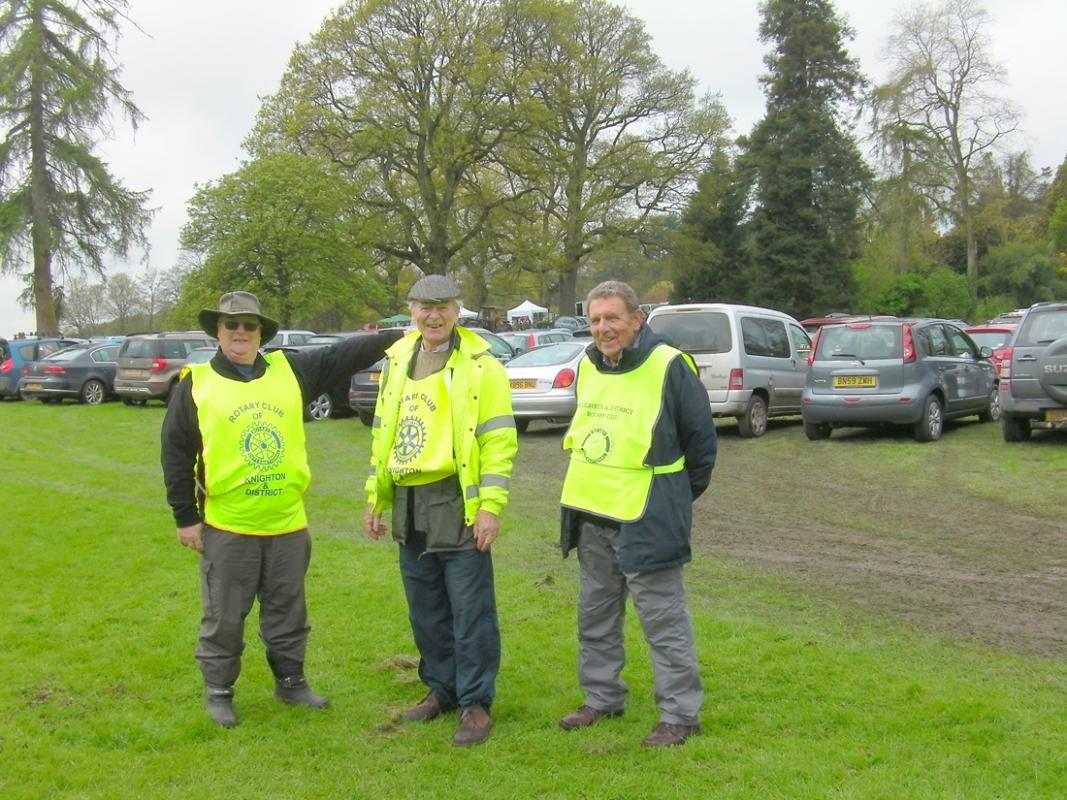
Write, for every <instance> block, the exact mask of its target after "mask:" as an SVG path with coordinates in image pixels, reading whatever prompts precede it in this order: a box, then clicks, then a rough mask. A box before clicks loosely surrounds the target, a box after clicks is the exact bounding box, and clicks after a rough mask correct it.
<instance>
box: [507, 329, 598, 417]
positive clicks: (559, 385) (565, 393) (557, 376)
mask: <svg viewBox="0 0 1067 800" xmlns="http://www.w3.org/2000/svg"><path fill="white" fill-rule="evenodd" d="M587 347H588V343H586V342H581V341H575V340H574V339H572V340H571V341H569V342H559V343H556V344H546V345H542V346H541V347H535V348H534V349H532V350H527V351H526V352H525V353H520V354H519V355H517V356H515V358H513V359H511V361H509V362H508V363H507V364H505V365H504V369H506V370H507V372H508V380H509V381H510V382H511V407H512V410H513V412H514V414H515V427H516V428H518V430H519V432H520V433H522V432H524V431H526V429H527V428H528V427H529V426H530V422H531V421H533V420H535V419H543V420H546V421H548V422H567V421H569V420H570V418H571V417H573V416H574V409H575V406H576V402H577V401H576V399H575V394H574V378H575V375H576V374H577V371H578V362H579V361H581V360H582V356H583V355H585V350H586V348H587Z"/></svg>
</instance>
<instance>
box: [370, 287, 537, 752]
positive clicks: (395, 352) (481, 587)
mask: <svg viewBox="0 0 1067 800" xmlns="http://www.w3.org/2000/svg"><path fill="white" fill-rule="evenodd" d="M408 300H409V301H410V304H411V316H412V318H413V319H414V321H415V325H416V327H417V328H418V330H416V331H412V332H411V333H410V334H408V335H407V336H405V337H404V338H403V339H401V340H400V341H399V342H397V343H396V344H394V345H393V346H392V347H390V348H389V350H388V351H386V355H387V356H388V360H387V361H386V365H385V368H384V369H383V370H382V377H381V383H380V384H379V387H378V404H377V407H376V408H375V417H374V426H373V445H372V450H371V464H372V470H371V475H370V477H369V478H368V479H367V487H366V488H367V503H368V505H367V510H366V512H365V514H364V517H363V523H364V527H365V529H366V531H367V533H368V534H369V535H370V536H372V537H373V538H375V539H377V538H379V537H381V536H382V534H384V533H385V530H386V526H385V524H384V522H383V521H382V514H383V512H384V511H386V510H387V509H390V508H392V528H393V538H394V539H395V540H396V542H397V544H398V545H399V546H400V573H401V577H402V579H403V582H404V591H405V593H406V594H407V600H408V617H409V619H410V622H411V630H412V632H413V634H414V638H415V645H416V647H418V650H419V656H420V658H419V677H420V678H421V679H422V682H423V683H424V684H425V685H426V686H427V688H428V690H429V691H428V692H427V694H426V696H425V697H424V698H423V699H422V700H421V701H419V702H418V703H417V704H416V705H415V706H414V707H413V708H411V709H409V710H408V711H407V712H406V713H405V714H404V718H405V719H406V720H408V721H411V722H428V721H429V720H432V719H434V718H436V717H437V716H439V715H440V714H442V713H445V712H448V711H453V710H456V709H457V708H458V709H459V712H460V714H459V718H460V719H459V726H458V728H457V729H456V732H455V735H454V736H453V738H452V743H453V744H454V745H457V746H467V745H474V744H478V743H480V742H483V741H485V739H486V738H487V737H488V736H489V730H490V728H491V727H492V719H491V717H490V716H489V711H490V707H491V706H492V703H493V697H494V694H495V685H496V675H497V672H498V671H499V669H500V630H499V627H498V624H497V614H496V592H495V588H494V586H493V560H492V557H491V555H490V547H491V546H492V544H493V542H494V541H495V540H496V537H497V534H498V533H499V531H500V512H501V511H502V510H503V508H504V506H505V504H506V503H507V500H508V482H509V479H510V477H511V465H512V462H513V461H514V459H515V454H516V451H517V450H518V440H517V438H516V433H515V420H514V418H513V417H512V413H511V387H510V384H509V383H508V378H507V373H506V372H505V371H504V368H503V367H502V366H501V365H500V363H499V362H497V360H496V359H495V358H493V356H492V354H491V353H490V352H489V346H488V344H487V343H486V342H485V340H484V339H482V338H481V337H480V336H478V335H477V334H474V333H471V332H470V331H467V330H466V329H464V328H461V327H457V325H456V321H457V320H458V319H459V309H460V304H459V287H457V286H456V284H455V283H453V282H452V281H451V280H449V279H448V278H447V277H445V276H443V275H427V276H426V277H425V278H422V279H421V280H419V281H418V282H417V283H416V284H415V285H414V286H412V287H411V292H410V293H409V294H408Z"/></svg>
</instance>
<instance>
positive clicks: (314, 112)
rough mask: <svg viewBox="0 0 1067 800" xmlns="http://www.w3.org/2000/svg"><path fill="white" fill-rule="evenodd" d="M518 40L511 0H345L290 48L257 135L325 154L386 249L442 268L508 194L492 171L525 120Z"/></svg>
mask: <svg viewBox="0 0 1067 800" xmlns="http://www.w3.org/2000/svg"><path fill="white" fill-rule="evenodd" d="M519 38H520V28H519V26H518V25H517V17H516V15H515V13H514V9H513V7H512V4H502V3H499V2H495V1H494V0H349V2H347V3H345V4H344V5H342V6H341V8H339V9H338V10H337V12H335V13H334V14H333V15H332V16H331V17H330V18H328V19H327V20H326V22H325V23H324V24H323V26H322V28H321V29H320V31H319V32H318V33H317V34H316V35H315V36H314V37H313V38H312V40H311V42H310V43H309V44H307V45H305V46H302V47H300V48H298V49H297V51H296V52H295V53H294V55H293V57H292V60H291V62H290V66H289V70H288V72H287V73H286V75H285V77H284V79H283V82H282V87H281V89H280V90H279V92H278V93H277V94H276V95H275V96H274V97H273V98H271V99H270V100H268V102H267V103H266V104H265V106H264V109H263V111H262V112H261V114H260V120H259V124H258V127H257V131H256V133H255V135H254V136H253V137H252V139H251V141H250V144H251V146H252V147H253V149H254V150H255V151H256V152H264V151H266V150H270V149H276V148H295V149H298V150H299V151H301V152H303V153H306V154H314V155H316V156H319V157H323V158H325V159H327V160H329V161H330V162H331V163H332V164H333V165H334V167H335V168H336V169H338V170H340V171H342V172H344V173H345V174H347V175H348V176H349V177H350V179H351V180H350V185H351V187H352V189H353V191H354V192H356V196H355V197H356V200H357V202H358V203H359V205H360V206H361V208H362V209H363V212H364V214H365V215H367V217H368V218H370V219H371V220H372V222H374V223H375V231H376V236H375V238H374V239H373V240H372V244H373V246H374V247H375V249H376V250H377V251H378V252H379V253H380V254H382V255H384V256H389V257H391V258H394V259H399V260H402V261H404V262H406V263H409V264H412V265H414V266H415V267H417V268H418V269H419V270H420V271H422V272H424V273H444V272H445V271H447V270H448V269H449V268H450V266H451V265H452V260H453V258H454V257H455V256H456V254H457V253H459V252H460V251H461V250H463V249H464V248H465V247H466V246H467V245H468V244H469V243H470V242H471V241H472V240H473V239H474V238H475V237H478V236H479V235H481V234H482V232H483V229H484V227H485V225H486V223H487V221H488V220H489V218H490V216H491V215H492V213H493V211H494V209H496V208H498V207H499V206H500V205H501V204H503V203H506V202H508V200H509V199H510V197H511V195H510V194H508V193H505V194H503V195H501V194H499V191H500V190H501V189H507V188H508V187H509V186H510V184H508V182H506V181H502V180H499V179H494V180H488V181H487V180H486V177H487V176H490V175H494V174H495V175H496V176H497V178H499V176H500V175H501V173H502V171H503V168H502V167H501V166H500V164H499V155H500V152H501V146H502V144H504V143H505V142H507V141H508V140H509V139H510V138H512V137H514V136H515V135H516V134H517V132H518V129H519V128H521V127H524V126H527V125H528V124H529V123H528V115H527V114H524V113H522V112H521V110H520V108H519V107H520V106H521V105H522V104H523V103H524V102H526V101H525V100H524V98H529V92H528V91H526V90H524V88H523V86H522V82H523V80H524V77H523V67H522V65H521V64H519V63H518V62H517V60H516V59H515V58H514V55H513V54H514V53H516V52H518V51H519V49H520V48H519V47H518V40H519ZM520 191H522V190H520Z"/></svg>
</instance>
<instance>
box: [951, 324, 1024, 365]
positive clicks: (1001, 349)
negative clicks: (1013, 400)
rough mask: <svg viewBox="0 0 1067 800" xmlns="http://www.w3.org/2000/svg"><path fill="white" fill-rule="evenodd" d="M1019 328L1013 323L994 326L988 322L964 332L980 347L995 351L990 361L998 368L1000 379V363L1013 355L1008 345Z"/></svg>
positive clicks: (972, 326) (970, 327)
mask: <svg viewBox="0 0 1067 800" xmlns="http://www.w3.org/2000/svg"><path fill="white" fill-rule="evenodd" d="M1017 327H1019V326H1018V325H1015V324H1011V323H1003V324H996V325H994V324H993V323H991V322H987V323H986V324H984V325H970V326H968V327H966V328H964V329H963V332H964V333H966V334H967V335H968V336H970V337H971V338H972V339H973V340H974V343H975V344H976V345H978V346H979V347H988V348H989V349H990V350H992V351H993V355H992V357H991V359H990V360H991V361H992V362H993V366H994V367H996V368H997V376H998V377H999V376H1000V362H1002V361H1003V360H1004V359H1005V358H1007V357H1008V354H1009V353H1011V348H1009V347H1008V345H1009V344H1010V343H1011V337H1012V335H1013V334H1014V333H1015V329H1016V328H1017Z"/></svg>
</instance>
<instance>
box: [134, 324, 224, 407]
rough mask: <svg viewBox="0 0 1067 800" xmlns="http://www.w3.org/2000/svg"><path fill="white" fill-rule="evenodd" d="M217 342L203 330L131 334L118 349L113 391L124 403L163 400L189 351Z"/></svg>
mask: <svg viewBox="0 0 1067 800" xmlns="http://www.w3.org/2000/svg"><path fill="white" fill-rule="evenodd" d="M217 344H218V343H217V342H216V341H215V339H213V338H212V337H210V336H208V335H207V334H206V333H204V332H202V331H199V332H198V331H183V332H180V333H148V334H140V335H137V336H130V337H128V338H127V339H126V340H125V341H124V342H123V343H122V345H121V349H120V350H119V360H118V371H117V374H116V376H115V394H117V395H118V396H119V397H121V398H122V402H123V403H125V404H126V405H144V404H145V403H146V402H147V401H149V400H162V401H163V402H164V403H166V402H167V399H168V398H169V397H170V392H171V390H172V389H173V388H174V386H175V384H176V383H177V382H178V378H179V377H180V376H181V371H182V367H183V366H185V360H186V358H187V357H188V355H189V353H190V352H191V351H192V350H194V349H195V348H197V347H216V346H217Z"/></svg>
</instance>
